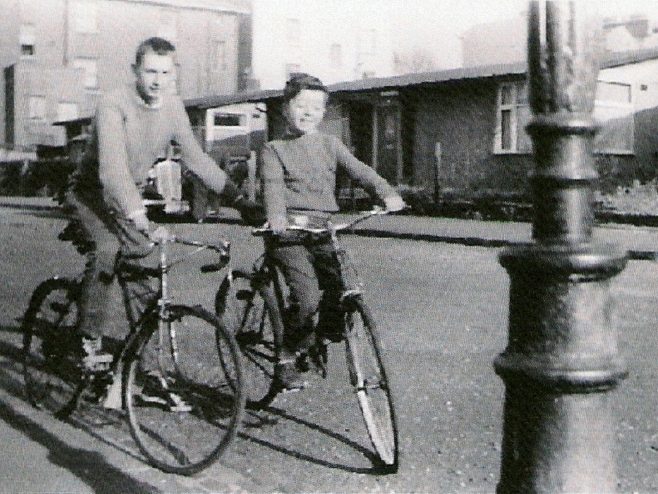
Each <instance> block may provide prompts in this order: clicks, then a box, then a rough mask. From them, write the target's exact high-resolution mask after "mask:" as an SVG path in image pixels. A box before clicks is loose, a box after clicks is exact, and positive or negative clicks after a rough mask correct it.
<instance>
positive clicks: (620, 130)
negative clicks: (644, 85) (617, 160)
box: [594, 81, 635, 154]
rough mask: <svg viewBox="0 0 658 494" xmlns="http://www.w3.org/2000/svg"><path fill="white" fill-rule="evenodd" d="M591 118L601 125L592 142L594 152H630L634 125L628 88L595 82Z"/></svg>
mask: <svg viewBox="0 0 658 494" xmlns="http://www.w3.org/2000/svg"><path fill="white" fill-rule="evenodd" d="M594 118H595V119H596V120H597V122H598V123H599V124H600V125H601V128H600V129H599V131H598V132H597V134H596V137H595V138H594V150H595V152H597V153H603V154H631V153H632V152H633V141H634V130H635V129H634V127H635V122H634V118H633V99H632V94H631V85H630V84H622V83H615V82H603V81H598V83H597V85H596V103H595V106H594Z"/></svg>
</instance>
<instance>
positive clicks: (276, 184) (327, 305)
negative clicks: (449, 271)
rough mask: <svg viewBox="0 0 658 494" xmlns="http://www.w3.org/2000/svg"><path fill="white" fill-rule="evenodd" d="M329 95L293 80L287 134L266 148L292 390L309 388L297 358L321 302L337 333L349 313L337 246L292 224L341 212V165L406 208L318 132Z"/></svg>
mask: <svg viewBox="0 0 658 494" xmlns="http://www.w3.org/2000/svg"><path fill="white" fill-rule="evenodd" d="M327 98H328V91H327V89H326V88H325V86H324V85H323V84H322V82H321V81H320V80H319V79H317V78H315V77H312V76H310V75H308V74H298V75H295V76H293V77H292V78H291V79H290V80H289V81H288V82H287V84H286V87H285V90H284V116H285V118H286V123H287V130H286V134H285V136H284V137H283V138H282V139H279V140H274V141H270V142H269V143H267V144H266V145H265V147H264V148H263V151H262V160H261V177H262V187H263V200H264V204H265V210H266V215H267V221H268V223H269V226H270V228H271V229H272V230H273V231H274V232H275V233H277V234H278V235H276V236H275V238H274V239H272V241H270V242H268V248H269V249H272V254H273V257H274V259H275V260H276V262H277V264H278V266H279V267H280V269H281V271H282V273H283V276H284V278H285V280H286V282H287V283H288V286H289V288H290V311H289V313H288V314H287V316H288V317H287V323H288V324H287V330H288V331H289V332H288V333H287V334H286V335H284V340H285V341H284V349H283V352H282V354H281V358H280V361H279V363H278V365H277V369H276V370H277V379H278V381H279V383H280V385H281V386H282V387H283V388H285V389H289V390H294V389H299V388H301V387H303V382H302V380H301V376H300V374H299V371H300V369H299V365H298V362H297V357H298V355H299V354H302V353H304V352H305V351H306V350H307V349H308V347H309V345H310V343H311V342H312V340H313V338H314V331H315V325H316V315H317V313H318V310H319V307H320V305H322V321H321V322H322V323H323V325H327V323H328V321H329V322H330V323H333V325H334V331H335V332H336V333H340V330H339V329H337V328H336V326H338V325H339V323H340V317H341V316H340V314H338V313H337V312H338V306H339V299H338V297H339V293H340V292H339V291H340V282H339V276H340V274H339V271H338V270H339V267H338V265H337V260H336V253H335V252H334V251H333V249H332V248H331V244H330V243H329V242H328V240H327V239H324V240H317V239H316V240H315V241H313V242H308V241H305V239H304V238H302V237H303V236H300V235H296V234H293V233H290V232H289V233H284V232H285V230H286V227H287V225H288V224H289V223H292V224H295V223H297V224H304V225H309V226H317V227H322V226H324V225H326V223H327V220H328V219H329V217H330V215H331V214H332V213H335V212H337V211H338V204H337V203H336V198H335V196H334V190H335V186H336V169H337V167H338V166H340V167H342V168H343V169H344V170H345V171H346V172H347V174H348V175H349V176H350V177H351V178H353V179H355V180H357V181H358V182H359V183H360V184H361V185H362V186H363V187H365V188H366V189H368V190H369V192H371V193H373V194H374V195H376V196H377V197H379V198H380V199H381V200H382V201H383V202H384V204H385V205H386V208H387V209H388V210H391V211H397V210H400V209H403V208H404V207H405V204H404V201H403V200H402V198H401V197H400V196H399V195H398V194H397V192H396V191H395V189H394V188H393V187H391V186H390V185H389V184H388V183H387V182H386V181H385V180H384V179H383V178H381V177H380V176H379V175H377V173H376V172H375V171H374V170H373V169H372V168H371V167H369V166H368V165H366V164H365V163H362V162H361V161H359V160H358V159H356V158H355V157H354V156H353V155H352V153H350V151H349V150H348V149H347V147H346V146H345V145H344V144H343V143H342V142H341V141H340V140H339V139H338V138H336V137H334V136H330V135H326V134H322V133H320V132H318V126H319V125H320V122H321V121H322V119H323V118H324V114H325V110H326V104H327ZM332 315H333V316H334V317H333V318H332V317H331V316H332ZM332 319H333V321H331V320H332ZM329 325H330V324H329ZM326 331H327V332H328V336H332V337H334V338H336V337H338V336H339V334H334V335H331V328H329V327H328V328H327V329H326Z"/></svg>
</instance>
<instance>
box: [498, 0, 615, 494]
mask: <svg viewBox="0 0 658 494" xmlns="http://www.w3.org/2000/svg"><path fill="white" fill-rule="evenodd" d="M589 4H590V5H589V7H591V4H592V3H591V2H589ZM584 8H588V5H586V2H576V1H571V2H564V1H559V2H558V1H549V2H546V3H544V2H541V3H540V2H538V1H533V2H531V3H530V12H529V26H528V27H529V29H528V76H529V91H530V104H531V107H532V112H533V119H532V121H531V123H530V125H529V126H528V132H529V134H530V135H531V137H532V140H533V147H534V157H535V170H534V173H533V176H532V179H531V180H532V190H533V203H534V218H533V240H534V243H532V244H529V245H526V246H521V247H516V248H510V249H507V250H506V251H504V252H503V253H502V254H501V256H500V263H501V264H502V266H503V267H505V269H506V270H507V272H508V274H509V277H510V302H509V327H508V331H509V339H508V344H507V348H506V349H505V351H504V352H503V353H502V354H500V355H499V356H498V357H497V359H496V361H495V364H494V366H495V369H496V372H497V373H498V374H499V375H500V377H501V378H502V379H503V381H504V382H505V388H506V391H505V407H504V423H503V446H502V453H501V456H502V458H501V471H500V481H499V484H498V492H499V493H512V492H513V493H556V492H570V493H571V492H589V493H602V492H615V491H616V488H617V476H616V466H615V455H614V447H613V442H614V431H615V422H614V420H613V418H612V414H611V403H610V400H611V398H612V397H613V396H614V395H613V394H612V393H611V391H612V390H613V389H614V388H615V386H616V385H617V384H618V383H619V382H620V381H621V380H622V379H623V377H624V376H625V374H626V370H625V366H624V363H623V361H622V360H621V359H620V357H619V354H618V350H617V337H616V330H615V328H613V327H611V302H612V300H611V296H610V293H609V285H610V280H611V278H612V277H614V276H615V275H617V274H618V273H619V272H620V271H621V270H622V269H623V268H624V266H625V263H626V255H625V254H624V253H621V252H619V251H617V250H615V249H614V248H613V247H611V246H607V245H599V244H596V243H593V241H592V228H593V224H594V213H593V192H594V190H593V189H594V185H595V182H596V179H597V173H596V171H595V169H594V166H593V157H592V148H593V139H594V135H595V133H596V125H595V123H594V121H593V117H592V111H593V106H594V96H595V91H596V80H597V74H598V64H599V61H598V46H599V43H600V42H599V40H600V32H601V26H600V24H598V23H596V20H595V19H593V18H591V17H588V16H587V15H585V12H584V11H582V10H581V9H584Z"/></svg>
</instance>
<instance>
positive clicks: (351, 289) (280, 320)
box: [229, 208, 390, 350]
mask: <svg viewBox="0 0 658 494" xmlns="http://www.w3.org/2000/svg"><path fill="white" fill-rule="evenodd" d="M389 212H390V211H387V210H384V209H382V208H374V209H372V210H370V211H367V212H365V213H363V214H361V215H359V216H357V217H356V218H355V219H353V220H352V221H349V222H347V223H339V224H333V223H332V222H331V221H329V222H327V227H326V228H309V227H304V226H298V225H290V226H288V228H287V230H290V231H298V232H302V233H308V234H309V235H313V234H315V235H326V234H328V235H329V241H330V242H331V244H332V247H333V249H334V250H335V252H336V256H337V258H338V263H339V266H340V277H341V284H342V293H341V296H340V300H341V303H343V304H344V303H346V302H347V301H348V300H350V299H353V298H355V297H360V296H361V295H362V288H363V284H362V283H361V282H360V281H359V278H358V273H357V272H356V268H355V267H354V266H353V264H352V263H351V260H350V257H349V254H348V253H347V250H346V249H344V248H343V247H342V245H341V243H340V240H339V235H338V232H341V231H343V230H347V229H350V228H352V227H354V226H355V225H357V224H358V223H361V222H362V221H365V220H367V219H369V218H371V217H372V216H380V215H385V214H388V213H389ZM252 234H253V235H255V236H273V235H274V233H273V232H272V230H270V229H269V228H256V229H253V230H252ZM261 259H262V263H263V264H262V265H261V266H260V267H257V268H255V270H254V272H255V273H256V275H257V276H262V277H263V278H264V279H263V280H262V281H261V280H252V281H257V282H258V283H259V284H260V285H259V286H261V287H262V288H260V289H266V287H267V285H268V284H269V283H272V286H273V289H274V295H275V297H276V301H277V307H276V308H272V309H276V310H277V312H278V314H277V315H278V316H279V317H274V318H273V319H274V320H276V321H274V322H273V324H274V325H275V327H274V328H273V329H274V332H275V337H276V338H277V340H276V345H277V350H278V349H279V348H280V347H281V346H282V345H283V334H284V327H279V326H280V325H281V324H282V325H283V326H285V320H284V317H283V311H282V309H283V308H284V307H285V295H284V286H283V284H282V280H281V278H280V276H281V275H280V274H279V272H278V271H277V268H276V266H275V265H274V262H273V261H272V260H271V259H270V255H269V253H268V250H267V248H266V249H265V253H264V254H263V256H262V257H261ZM349 270H352V271H353V272H354V275H353V276H352V277H350V276H349V275H348V274H347V272H348V271H349ZM229 272H230V271H229Z"/></svg>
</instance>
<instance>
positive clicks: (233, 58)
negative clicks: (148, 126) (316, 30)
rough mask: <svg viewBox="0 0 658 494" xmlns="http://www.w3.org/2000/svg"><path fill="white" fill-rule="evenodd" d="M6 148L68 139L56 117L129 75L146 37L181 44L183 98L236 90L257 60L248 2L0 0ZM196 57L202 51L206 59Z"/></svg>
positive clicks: (83, 107)
mask: <svg viewBox="0 0 658 494" xmlns="http://www.w3.org/2000/svg"><path fill="white" fill-rule="evenodd" d="M0 4H2V6H3V7H4V8H3V16H2V17H1V18H0V64H1V66H2V68H3V74H4V83H3V84H1V85H0V148H11V149H27V150H33V149H35V148H37V147H39V146H47V147H58V146H63V145H65V144H66V138H65V134H64V129H63V128H62V127H61V126H60V127H58V126H53V125H52V123H53V122H57V121H63V120H74V119H76V118H79V117H84V116H88V115H90V114H91V113H92V112H93V109H94V108H95V105H96V101H97V99H98V97H99V95H100V94H101V93H102V92H103V91H107V90H109V89H111V88H114V87H116V86H117V85H120V84H124V83H126V82H128V81H130V80H131V78H132V75H131V72H130V65H131V64H132V63H133V62H134V54H135V49H136V47H137V45H138V44H139V42H140V41H142V40H143V39H146V38H148V37H151V36H161V37H163V38H166V39H168V40H170V41H171V42H173V43H174V44H175V45H176V47H177V52H178V58H177V75H178V78H177V81H176V85H175V87H174V88H172V90H175V91H178V92H179V93H180V94H181V95H182V97H183V98H192V97H196V96H200V95H203V94H228V93H234V92H236V91H237V90H239V89H241V88H242V87H243V86H244V80H243V79H242V77H243V76H242V74H243V73H244V72H245V68H246V67H248V66H249V65H251V60H250V52H251V48H250V43H251V40H250V38H251V26H250V20H249V18H250V15H251V1H250V0H39V1H38V2H36V1H32V0H0ZM200 54H202V55H201V56H200Z"/></svg>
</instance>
